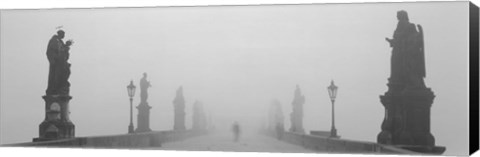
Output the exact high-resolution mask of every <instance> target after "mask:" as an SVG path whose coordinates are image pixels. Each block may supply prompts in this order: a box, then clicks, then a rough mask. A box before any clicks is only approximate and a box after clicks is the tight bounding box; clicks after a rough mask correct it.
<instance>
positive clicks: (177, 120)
mask: <svg viewBox="0 0 480 157" xmlns="http://www.w3.org/2000/svg"><path fill="white" fill-rule="evenodd" d="M173 130H186V127H185V113H184V112H183V113H180V112H175V117H174V124H173Z"/></svg>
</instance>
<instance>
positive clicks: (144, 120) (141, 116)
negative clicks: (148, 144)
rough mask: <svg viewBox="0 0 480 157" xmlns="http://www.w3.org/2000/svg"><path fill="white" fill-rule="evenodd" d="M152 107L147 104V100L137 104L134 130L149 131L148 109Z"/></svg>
mask: <svg viewBox="0 0 480 157" xmlns="http://www.w3.org/2000/svg"><path fill="white" fill-rule="evenodd" d="M151 108H152V107H150V106H148V103H147V102H142V103H140V105H138V106H137V109H138V116H137V129H135V132H137V133H138V132H149V131H152V130H151V129H150V109H151Z"/></svg>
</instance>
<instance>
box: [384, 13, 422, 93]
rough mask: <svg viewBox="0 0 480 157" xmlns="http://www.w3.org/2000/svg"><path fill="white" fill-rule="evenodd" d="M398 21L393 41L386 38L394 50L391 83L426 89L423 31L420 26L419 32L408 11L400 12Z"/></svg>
mask: <svg viewBox="0 0 480 157" xmlns="http://www.w3.org/2000/svg"><path fill="white" fill-rule="evenodd" d="M397 19H398V23H397V28H396V29H395V32H394V34H393V39H389V38H385V39H386V40H387V41H388V42H389V44H390V47H392V48H393V50H392V58H391V73H390V82H391V83H395V84H404V85H406V86H408V87H425V83H424V82H423V78H424V77H425V75H426V73H425V55H424V45H423V29H422V27H421V26H420V25H418V30H419V31H417V29H416V27H415V24H413V23H410V21H409V19H408V14H407V12H406V11H403V10H401V11H398V12H397Z"/></svg>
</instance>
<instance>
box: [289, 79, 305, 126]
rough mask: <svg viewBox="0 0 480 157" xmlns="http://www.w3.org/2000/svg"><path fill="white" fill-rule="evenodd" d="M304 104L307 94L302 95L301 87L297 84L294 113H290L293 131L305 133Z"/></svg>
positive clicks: (293, 104) (293, 102) (293, 103)
mask: <svg viewBox="0 0 480 157" xmlns="http://www.w3.org/2000/svg"><path fill="white" fill-rule="evenodd" d="M303 104H305V96H304V95H302V92H301V90H300V87H299V86H298V85H297V87H296V89H295V96H294V98H293V101H292V106H293V109H292V113H291V114H290V121H291V127H290V131H291V132H297V133H304V132H305V131H304V129H303Z"/></svg>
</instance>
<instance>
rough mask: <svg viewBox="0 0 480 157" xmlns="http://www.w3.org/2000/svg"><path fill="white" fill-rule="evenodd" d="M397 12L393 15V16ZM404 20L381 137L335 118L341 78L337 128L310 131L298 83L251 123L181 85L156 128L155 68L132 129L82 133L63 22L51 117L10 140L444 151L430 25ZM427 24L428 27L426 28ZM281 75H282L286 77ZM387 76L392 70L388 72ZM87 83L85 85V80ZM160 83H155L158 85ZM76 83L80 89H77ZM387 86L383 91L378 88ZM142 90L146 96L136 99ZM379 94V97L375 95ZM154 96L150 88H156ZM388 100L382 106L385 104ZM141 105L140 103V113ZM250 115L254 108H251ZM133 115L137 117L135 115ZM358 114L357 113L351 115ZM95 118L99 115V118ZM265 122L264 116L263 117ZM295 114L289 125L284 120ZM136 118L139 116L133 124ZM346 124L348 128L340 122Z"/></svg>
mask: <svg viewBox="0 0 480 157" xmlns="http://www.w3.org/2000/svg"><path fill="white" fill-rule="evenodd" d="M392 17H393V16H392ZM397 19H398V24H397V28H396V29H395V31H394V35H393V38H391V39H390V38H386V41H387V42H385V41H381V40H382V39H379V40H378V41H372V42H385V44H388V45H389V46H390V47H391V48H392V52H391V55H392V56H391V60H390V63H391V64H390V65H385V66H389V67H390V70H391V72H390V77H389V78H388V84H387V86H388V90H387V91H386V92H385V93H384V94H383V95H381V96H380V97H379V101H378V107H379V108H384V109H385V116H384V119H383V123H382V124H381V126H378V128H381V131H380V132H379V133H378V135H377V138H376V141H377V142H376V143H375V142H366V141H357V140H350V139H345V138H343V137H342V135H341V132H339V131H337V128H336V126H335V124H336V122H335V100H336V96H337V93H339V92H341V90H342V89H341V85H339V84H336V82H335V81H334V80H331V82H326V83H325V86H324V87H325V88H324V90H328V93H329V98H330V103H331V111H328V112H327V111H325V112H327V113H329V114H330V113H331V119H329V121H330V122H331V128H330V130H323V131H322V130H315V131H309V132H307V131H305V128H304V125H303V123H304V120H306V119H305V118H306V117H305V116H304V104H305V101H306V97H309V96H310V97H314V96H313V95H308V96H306V95H304V93H302V88H301V86H299V85H296V89H295V90H294V91H291V92H293V100H292V103H291V105H292V112H291V113H284V112H283V111H284V109H282V107H281V105H280V102H279V101H277V100H273V101H271V104H269V107H268V111H266V112H264V115H265V116H264V117H268V118H266V119H268V120H265V121H264V122H263V124H262V125H258V126H256V127H250V126H249V127H246V124H242V123H239V122H236V121H232V123H230V124H228V125H221V124H216V123H215V121H214V120H212V119H215V118H218V117H211V116H209V115H208V114H207V113H206V111H205V109H204V105H203V103H204V102H202V101H196V102H194V103H193V110H192V112H191V113H192V114H186V110H188V108H187V107H186V102H185V96H184V93H185V92H186V91H187V90H188V89H187V88H184V87H182V86H179V87H178V89H177V90H176V92H175V97H173V98H171V100H173V101H172V104H173V106H174V110H173V111H171V112H173V115H174V119H173V126H171V129H170V130H152V129H151V127H150V124H151V122H150V117H151V114H155V113H151V112H150V110H151V109H152V108H154V106H153V107H152V105H151V104H150V105H149V93H148V92H149V88H153V87H152V86H151V83H150V80H149V77H148V76H149V73H151V72H149V73H144V72H143V71H141V72H139V73H138V76H142V77H141V79H140V81H139V83H138V84H136V81H133V80H132V81H131V82H130V83H129V84H127V85H126V90H127V93H128V96H129V98H130V104H129V111H130V113H129V116H130V117H129V120H130V123H129V125H128V126H125V134H120V135H108V136H88V137H77V136H75V124H74V122H72V121H71V120H70V118H69V115H70V113H75V110H70V108H69V103H70V101H71V100H72V101H74V99H72V96H71V95H70V82H69V81H68V79H69V77H70V73H71V71H70V67H71V64H70V63H69V62H68V59H69V57H70V54H69V51H70V49H71V48H72V49H73V48H74V47H72V46H73V44H74V43H73V41H71V40H68V41H66V42H64V41H63V38H64V36H65V34H66V32H65V31H64V30H58V32H57V34H56V35H54V36H53V37H52V38H51V39H50V41H49V43H48V50H47V59H48V61H49V75H48V88H47V89H46V94H45V96H43V99H44V102H45V119H44V120H43V122H42V123H41V124H40V125H39V134H38V137H34V138H33V142H27V143H18V144H9V145H7V146H35V147H73V148H128V149H149V150H150V149H152V150H192V151H239V152H289V153H367V154H369V153H371V154H442V153H443V152H444V151H445V150H446V148H445V147H443V146H436V145H435V138H434V135H432V133H431V131H430V108H431V106H432V104H433V100H434V98H435V95H434V92H433V91H432V90H431V89H430V88H428V87H427V86H426V85H425V82H424V78H425V77H426V73H427V70H426V68H425V55H424V54H425V53H426V52H425V50H424V40H423V29H422V27H421V26H420V25H415V24H413V23H410V22H409V20H408V15H407V12H406V11H398V12H397ZM426 29H428V28H426ZM72 57H74V56H72ZM279 79H281V78H279ZM385 79H387V78H385ZM339 86H340V87H339ZM78 88H82V87H78ZM155 88H156V87H155ZM72 90H74V89H72ZM379 94H380V93H379ZM135 95H137V96H138V95H139V96H140V103H139V104H138V105H137V106H135V104H133V100H134V97H135ZM372 97H377V96H375V95H373V96H372ZM150 99H151V95H150ZM382 105H383V107H382ZM134 111H138V114H137V115H134ZM245 116H249V115H245ZM134 118H135V119H136V121H134ZM352 118H354V117H352ZM186 119H192V123H191V124H187V123H186ZM92 120H93V119H92ZM258 121H259V123H262V121H263V120H258ZM286 121H289V122H290V123H289V124H290V125H289V126H287V125H285V122H286ZM134 122H136V124H134ZM340 130H341V129H340Z"/></svg>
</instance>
